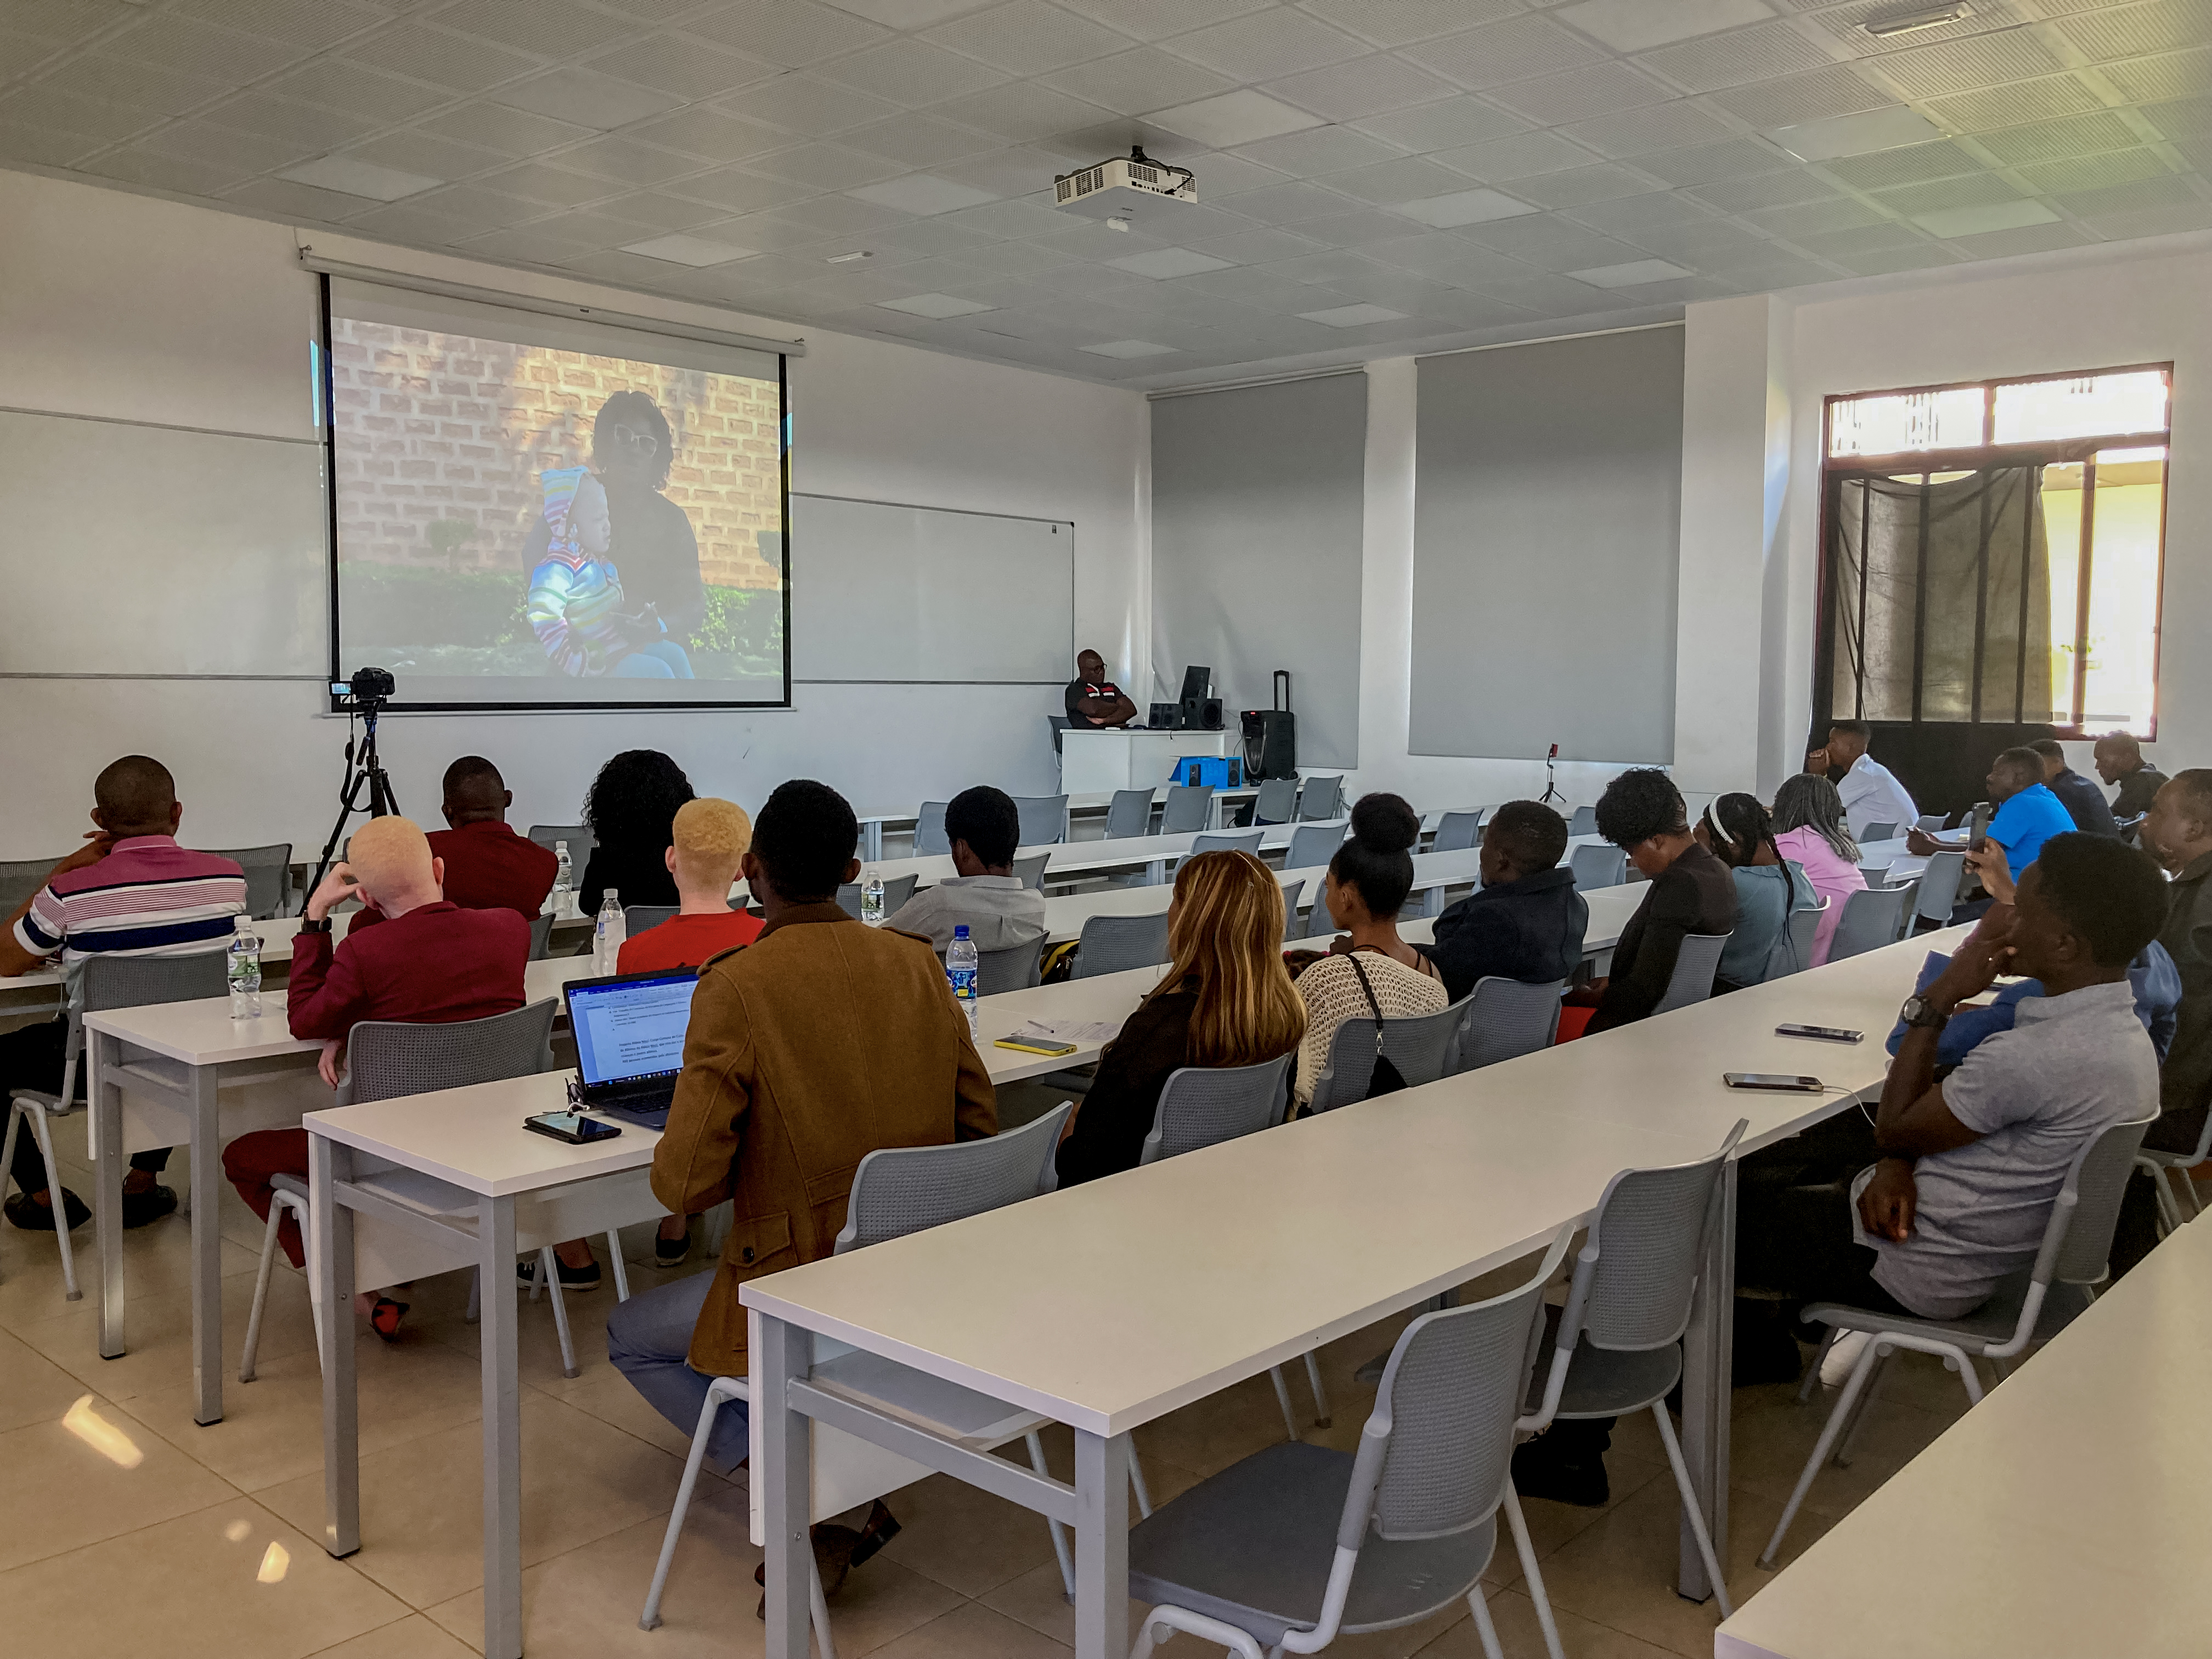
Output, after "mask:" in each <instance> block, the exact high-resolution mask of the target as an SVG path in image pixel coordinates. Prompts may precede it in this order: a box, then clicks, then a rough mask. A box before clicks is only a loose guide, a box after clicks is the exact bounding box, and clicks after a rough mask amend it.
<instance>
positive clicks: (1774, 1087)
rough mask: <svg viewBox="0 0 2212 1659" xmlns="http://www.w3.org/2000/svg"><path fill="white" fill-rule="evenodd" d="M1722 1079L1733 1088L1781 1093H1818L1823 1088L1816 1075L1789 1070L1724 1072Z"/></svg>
mask: <svg viewBox="0 0 2212 1659" xmlns="http://www.w3.org/2000/svg"><path fill="white" fill-rule="evenodd" d="M1721 1081H1722V1082H1723V1083H1725V1084H1727V1085H1728V1086H1729V1088H1731V1089H1764V1090H1767V1091H1773V1092H1776V1093H1781V1094H1802V1095H1817V1094H1819V1093H1820V1091H1821V1088H1822V1085H1821V1082H1820V1079H1818V1078H1816V1077H1801V1076H1796V1075H1794V1074H1792V1073H1788V1072H1723V1073H1721Z"/></svg>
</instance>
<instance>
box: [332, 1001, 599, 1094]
mask: <svg viewBox="0 0 2212 1659" xmlns="http://www.w3.org/2000/svg"><path fill="white" fill-rule="evenodd" d="M560 1006H561V1004H560V1002H559V1000H557V999H556V998H552V997H548V998H546V999H545V1000H544V1001H542V1002H533V1003H531V1004H529V1005H528V1006H525V1007H521V1008H516V1009H512V1010H510V1011H509V1012H507V1013H504V1014H487V1015H485V1016H484V1017H483V1018H482V1019H460V1020H453V1021H451V1022H449V1023H447V1024H442V1025H423V1024H415V1023H413V1022H411V1021H407V1020H396V1019H365V1020H363V1021H362V1022H361V1024H358V1025H356V1026H355V1027H354V1028H353V1030H352V1032H351V1034H350V1035H349V1036H348V1037H347V1038H346V1079H345V1081H344V1082H343V1084H341V1085H339V1087H338V1097H337V1103H338V1104H339V1105H341V1106H359V1105H362V1104H364V1103H367V1102H368V1101H372V1100H393V1099H397V1098H398V1097H399V1096H402V1095H425V1094H429V1093H432V1092H434V1091H436V1090H440V1089H465V1088H466V1087H468V1086H469V1085H471V1084H476V1083H496V1082H498V1081H500V1080H501V1079H504V1078H511V1077H529V1076H531V1075H532V1073H538V1072H550V1071H551V1070H552V1069H553V1040H552V1039H553V1016H554V1015H555V1014H556V1012H559V1010H560Z"/></svg>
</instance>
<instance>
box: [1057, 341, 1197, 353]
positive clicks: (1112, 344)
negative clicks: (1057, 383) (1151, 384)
mask: <svg viewBox="0 0 2212 1659" xmlns="http://www.w3.org/2000/svg"><path fill="white" fill-rule="evenodd" d="M1078 349H1079V350H1082V351H1088V352H1091V353H1092V354H1093V355H1094V356H1100V357H1161V356H1170V355H1172V354H1173V353H1174V352H1175V351H1176V349H1177V348H1176V347H1175V346H1168V345H1155V344H1153V343H1152V342H1151V341H1150V340H1104V341H1101V342H1100V343H1098V344H1097V345H1087V346H1081V347H1079V348H1078Z"/></svg>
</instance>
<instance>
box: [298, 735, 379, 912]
mask: <svg viewBox="0 0 2212 1659" xmlns="http://www.w3.org/2000/svg"><path fill="white" fill-rule="evenodd" d="M382 702H383V700H382V699H381V698H377V699H374V700H373V701H371V702H368V704H367V705H366V706H365V707H363V708H362V710H361V724H362V736H361V741H360V744H359V746H358V749H356V744H355V742H354V739H353V738H350V737H349V738H347V739H346V747H345V755H346V781H345V787H344V788H343V789H342V790H340V791H339V792H338V821H337V823H334V824H332V825H331V838H330V839H329V840H328V841H326V842H324V843H323V855H322V857H321V858H320V859H319V860H317V862H316V865H315V869H314V873H313V875H311V876H309V877H308V878H307V892H308V893H309V894H310V895H312V894H313V892H314V890H315V889H316V888H318V887H319V886H321V885H322V882H323V878H324V876H325V875H326V874H328V873H329V871H330V867H331V861H332V860H334V859H335V858H336V857H337V850H338V842H340V841H341V840H343V838H344V836H345V827H346V821H347V820H348V819H349V818H350V817H353V815H354V814H355V813H356V811H362V810H363V809H362V807H361V806H360V805H359V802H360V799H361V792H362V787H364V786H366V787H367V788H368V808H367V811H368V815H369V817H373V818H381V817H392V816H393V815H395V814H397V813H398V811H399V801H398V797H396V796H395V795H393V794H392V779H391V778H390V776H389V775H386V772H385V769H384V763H383V762H382V761H381V760H380V758H379V757H378V756H377V752H376V717H377V715H378V714H379V713H380V710H381V706H382Z"/></svg>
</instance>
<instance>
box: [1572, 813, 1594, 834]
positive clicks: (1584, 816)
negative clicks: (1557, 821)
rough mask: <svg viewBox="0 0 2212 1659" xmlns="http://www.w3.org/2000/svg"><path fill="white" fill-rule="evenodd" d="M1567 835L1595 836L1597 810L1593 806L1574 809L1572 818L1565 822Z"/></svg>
mask: <svg viewBox="0 0 2212 1659" xmlns="http://www.w3.org/2000/svg"><path fill="white" fill-rule="evenodd" d="M1567 834H1568V835H1569V836H1594V835H1595V834H1597V808H1596V807H1595V806H1577V808H1575V810H1574V814H1573V816H1572V817H1570V818H1568V820H1567Z"/></svg>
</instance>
